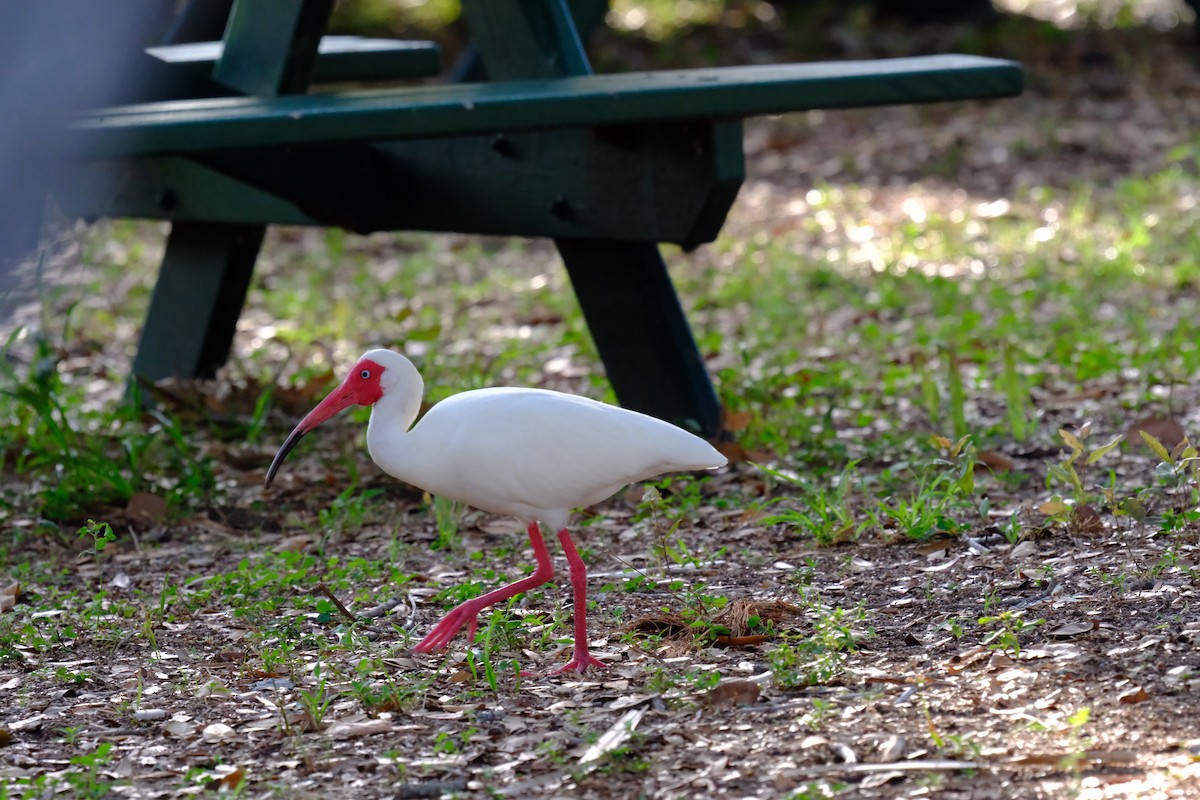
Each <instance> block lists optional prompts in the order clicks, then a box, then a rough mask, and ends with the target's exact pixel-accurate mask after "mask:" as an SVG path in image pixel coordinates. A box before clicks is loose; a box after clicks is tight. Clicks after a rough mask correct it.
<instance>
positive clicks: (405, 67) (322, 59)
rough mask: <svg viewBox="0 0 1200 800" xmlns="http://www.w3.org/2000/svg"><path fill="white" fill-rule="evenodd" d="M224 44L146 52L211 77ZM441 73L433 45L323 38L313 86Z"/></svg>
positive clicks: (353, 38)
mask: <svg viewBox="0 0 1200 800" xmlns="http://www.w3.org/2000/svg"><path fill="white" fill-rule="evenodd" d="M224 50H225V43H224V42H192V43H188V44H176V45H164V46H162V47H147V48H146V52H147V53H149V54H150V55H152V56H154V57H155V58H157V59H159V60H160V61H163V62H165V63H167V64H171V65H172V66H178V67H180V68H182V69H186V70H189V71H191V72H194V73H196V74H199V75H204V76H206V77H207V76H208V75H211V74H212V69H213V65H214V64H216V63H217V61H218V60H219V59H220V58H221V54H222V53H223V52H224ZM440 71H441V50H440V49H439V48H438V46H437V44H435V43H434V42H417V41H401V40H397V39H367V38H363V37H361V36H323V37H321V43H320V45H319V46H318V47H317V61H316V63H315V64H314V65H313V75H312V80H313V82H314V83H340V82H346V81H383V80H395V79H400V78H421V77H427V76H430V75H437V74H438V73H439V72H440Z"/></svg>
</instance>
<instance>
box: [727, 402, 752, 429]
mask: <svg viewBox="0 0 1200 800" xmlns="http://www.w3.org/2000/svg"><path fill="white" fill-rule="evenodd" d="M752 419H754V414H752V413H751V412H749V411H730V410H729V409H728V408H723V409H721V427H722V428H724V429H725V430H727V431H729V432H730V433H737V432H738V431H742V430H745V429H746V426H747V425H749V424H750V421H751V420H752Z"/></svg>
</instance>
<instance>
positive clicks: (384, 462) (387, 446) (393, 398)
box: [367, 369, 425, 483]
mask: <svg viewBox="0 0 1200 800" xmlns="http://www.w3.org/2000/svg"><path fill="white" fill-rule="evenodd" d="M394 377H396V378H400V377H401V376H399V375H396V376H394ZM424 391H425V386H424V383H423V382H422V381H421V376H420V375H419V374H417V371H416V369H413V370H412V373H411V374H410V375H405V376H403V379H397V380H394V381H392V382H391V384H390V385H388V386H385V391H384V393H383V396H382V397H380V398H379V400H378V401H376V403H375V406H374V407H373V408H372V409H371V420H370V422H368V423H367V450H368V451H369V452H370V454H371V459H372V460H373V461H374V462H375V463H376V464H378V465H379V466H380V467H381V468H382V469H383V471H384V472H387V473H388V474H390V475H393V476H395V477H397V478H399V479H400V480H403V481H406V482H409V483H411V481H410V480H409V477H410V476H411V472H410V469H409V466H410V465H409V461H410V459H411V457H412V456H413V455H415V454H413V453H410V452H409V450H411V448H410V447H408V446H407V443H406V442H405V439H406V438H407V437H408V429H409V428H411V427H412V424H413V422H414V421H415V420H416V418H417V414H418V413H419V412H420V410H421V396H422V395H423V394H424Z"/></svg>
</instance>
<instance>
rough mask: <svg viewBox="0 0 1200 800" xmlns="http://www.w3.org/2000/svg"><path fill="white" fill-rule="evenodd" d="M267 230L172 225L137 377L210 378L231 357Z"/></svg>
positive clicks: (141, 342) (214, 224)
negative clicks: (240, 317) (256, 261)
mask: <svg viewBox="0 0 1200 800" xmlns="http://www.w3.org/2000/svg"><path fill="white" fill-rule="evenodd" d="M265 230H266V229H265V228H264V227H263V226H262V225H240V224H234V223H220V222H189V223H187V224H183V225H175V226H174V228H172V230H171V235H170V237H169V238H168V239H167V251H166V254H165V255H164V256H163V263H162V268H161V269H160V270H159V274H158V282H157V283H155V285H154V295H153V297H152V298H151V301H150V308H149V310H148V311H147V313H146V322H145V325H144V326H143V327H142V335H141V338H140V340H139V342H138V351H137V357H136V358H135V359H134V362H133V372H134V374H135V375H137V376H139V377H141V378H148V379H150V380H158V379H160V378H167V377H171V376H181V377H196V378H211V377H212V376H213V374H214V373H215V372H216V370H217V368H218V367H220V366H221V365H222V364H224V363H225V359H226V358H228V356H229V349H230V347H231V346H232V344H233V335H234V332H235V331H236V329H237V321H238V316H239V315H240V314H241V312H242V305H243V303H244V302H245V299H246V290H247V289H248V288H249V287H250V276H251V275H252V274H253V272H254V261H255V259H256V258H258V248H259V246H260V245H261V244H262V240H263V233H264V231H265Z"/></svg>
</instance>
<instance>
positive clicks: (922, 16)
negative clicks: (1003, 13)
mask: <svg viewBox="0 0 1200 800" xmlns="http://www.w3.org/2000/svg"><path fill="white" fill-rule="evenodd" d="M871 5H873V6H874V7H875V12H876V13H877V14H879V15H880V16H892V17H900V18H902V19H905V20H908V21H909V22H953V21H962V20H965V21H973V20H987V19H991V18H994V17H997V16H999V12H998V11H996V7H995V6H994V5H992V0H873V1H872V3H871Z"/></svg>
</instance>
